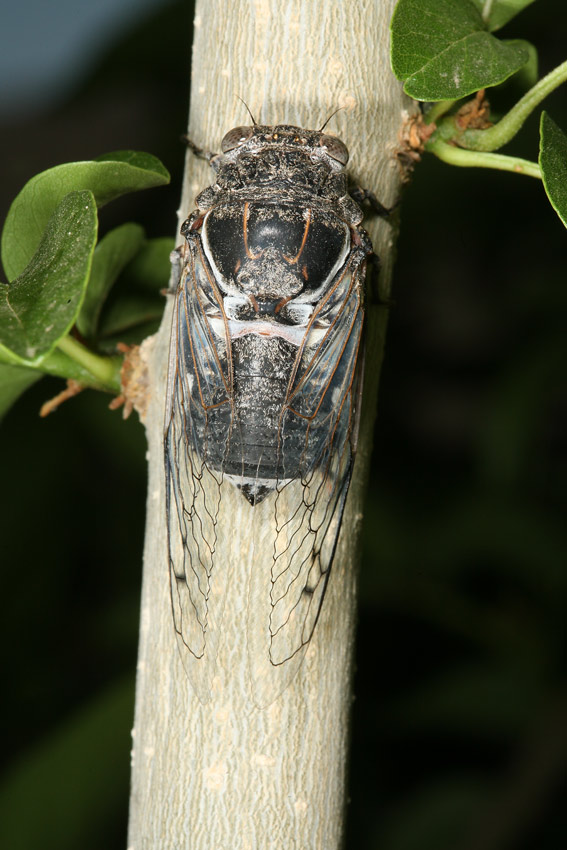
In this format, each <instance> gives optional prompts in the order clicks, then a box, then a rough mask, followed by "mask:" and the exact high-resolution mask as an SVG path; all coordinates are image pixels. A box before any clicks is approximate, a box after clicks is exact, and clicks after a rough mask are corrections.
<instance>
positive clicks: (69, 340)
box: [44, 336, 122, 393]
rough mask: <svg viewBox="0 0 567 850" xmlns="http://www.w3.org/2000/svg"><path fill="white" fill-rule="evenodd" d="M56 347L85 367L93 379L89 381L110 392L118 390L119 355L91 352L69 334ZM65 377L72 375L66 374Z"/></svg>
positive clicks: (120, 360) (120, 359)
mask: <svg viewBox="0 0 567 850" xmlns="http://www.w3.org/2000/svg"><path fill="white" fill-rule="evenodd" d="M57 348H58V349H59V350H60V351H62V352H63V353H64V354H66V355H67V357H69V358H70V359H71V360H73V361H74V362H75V363H77V364H78V365H79V366H80V367H82V368H83V369H86V371H87V373H88V374H90V375H91V376H92V378H93V379H94V380H92V381H90V382H89V383H93V384H96V385H98V386H100V387H102V388H104V389H107V390H110V391H111V392H117V393H118V392H120V365H121V362H122V358H121V357H101V356H100V355H98V354H93V352H92V351H89V350H88V348H85V346H84V345H81V343H80V342H78V341H77V340H76V339H74V338H73V337H71V336H66V337H63V339H62V340H60V341H59V342H58V343H57ZM44 365H45V364H44ZM66 377H70V378H71V377H74V376H73V375H68V376H66ZM79 380H80V379H79Z"/></svg>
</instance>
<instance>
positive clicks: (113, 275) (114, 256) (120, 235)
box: [77, 222, 145, 339]
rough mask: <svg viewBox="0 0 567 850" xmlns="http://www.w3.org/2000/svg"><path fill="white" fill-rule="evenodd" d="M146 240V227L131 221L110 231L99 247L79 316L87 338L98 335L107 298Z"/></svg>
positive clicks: (78, 324) (79, 328) (80, 329)
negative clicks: (100, 319) (99, 323)
mask: <svg viewBox="0 0 567 850" xmlns="http://www.w3.org/2000/svg"><path fill="white" fill-rule="evenodd" d="M144 239H145V236H144V228H143V227H140V225H139V224H132V223H131V222H129V223H127V224H123V225H121V226H120V227H116V228H115V229H114V230H111V231H110V232H109V233H107V234H106V236H105V237H104V238H103V239H101V240H100V242H99V243H98V245H97V246H96V248H95V252H94V256H93V265H92V269H91V275H90V278H89V283H88V286H87V291H86V293H85V300H84V301H83V306H82V307H81V312H80V313H79V315H78V317H77V328H78V330H79V333H81V334H82V335H83V336H84V337H85V339H91V338H92V337H94V336H95V334H96V330H97V327H98V321H99V317H100V313H101V310H102V308H103V305H104V302H105V300H106V296H107V295H108V293H109V292H110V290H111V288H112V286H113V285H114V283H115V281H116V279H117V278H118V276H119V274H120V272H121V271H122V269H123V268H124V267H125V266H126V265H128V263H130V262H131V260H132V259H133V258H134V257H135V256H136V254H137V253H138V251H139V250H140V248H141V247H142V244H143V243H144Z"/></svg>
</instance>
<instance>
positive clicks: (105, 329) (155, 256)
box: [98, 237, 174, 351]
mask: <svg viewBox="0 0 567 850" xmlns="http://www.w3.org/2000/svg"><path fill="white" fill-rule="evenodd" d="M173 247H174V241H173V239H170V238H165V237H164V238H161V239H150V240H148V241H147V242H146V243H145V244H144V245H143V246H142V248H141V250H140V251H139V252H138V253H137V254H136V256H135V257H134V259H133V260H132V262H131V263H129V264H128V265H127V266H126V267H125V269H124V270H123V272H122V273H121V275H120V278H119V280H118V281H117V283H116V286H115V287H114V288H113V290H112V292H111V294H110V297H109V299H108V301H107V303H106V304H105V306H104V310H103V313H102V316H101V320H100V325H99V336H98V344H99V347H100V348H101V349H102V350H104V351H114V350H115V347H116V343H118V342H124V343H128V344H132V343H139V342H141V341H142V340H143V339H145V338H146V337H147V336H150V335H151V334H153V333H155V332H156V331H157V329H158V327H159V323H160V321H161V317H162V314H163V310H164V307H165V298H164V296H163V290H165V289H167V286H168V283H169V277H170V274H171V261H170V254H171V251H172V250H173Z"/></svg>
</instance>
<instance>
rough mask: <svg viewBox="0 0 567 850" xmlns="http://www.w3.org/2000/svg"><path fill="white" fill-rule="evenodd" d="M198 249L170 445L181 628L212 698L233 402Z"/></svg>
mask: <svg viewBox="0 0 567 850" xmlns="http://www.w3.org/2000/svg"><path fill="white" fill-rule="evenodd" d="M198 249H199V243H198V241H197V248H196V250H195V251H194V252H193V253H192V254H191V256H190V259H189V262H188V263H187V265H186V267H185V269H184V271H183V276H182V279H181V282H180V285H179V288H178V291H177V294H176V296H175V305H174V311H173V322H172V333H171V345H170V353H169V372H168V396H167V402H166V419H165V437H164V442H165V446H164V448H165V477H166V510H167V534H168V549H169V568H170V588H171V605H172V611H173V619H174V624H175V631H176V635H177V639H178V644H179V648H180V652H181V657H182V661H183V664H184V666H185V668H186V670H187V673H188V675H189V678H190V680H191V682H192V684H193V686H194V688H195V691H196V693H197V695H198V697H199V699H200V700H201V701H202V702H207V701H208V700H209V699H210V692H211V684H212V679H213V677H214V675H215V671H216V656H217V650H218V642H219V634H220V628H221V623H222V616H223V610H224V600H225V596H226V593H225V591H226V583H227V580H228V576H227V573H226V570H224V569H216V568H215V567H216V564H215V549H216V544H217V532H216V522H217V516H218V512H219V505H220V497H221V496H220V485H221V482H222V456H223V453H224V452H226V450H227V446H228V443H229V441H230V434H231V427H232V412H231V411H232V406H231V365H230V347H229V343H228V336H227V333H226V332H223V327H224V323H223V320H222V317H223V313H222V303H221V299H220V296H218V293H217V291H216V287H215V286H214V283H213V282H212V280H211V278H210V275H209V274H208V270H207V267H206V264H205V262H204V261H203V258H202V255H201V253H200V250H198ZM212 317H216V319H217V320H216V322H215V318H212ZM213 326H214V328H215V330H213ZM219 470H220V471H219Z"/></svg>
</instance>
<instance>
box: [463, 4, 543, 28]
mask: <svg viewBox="0 0 567 850" xmlns="http://www.w3.org/2000/svg"><path fill="white" fill-rule="evenodd" d="M533 2H534V0H494V2H493V3H491V5H490V14H489V15H488V21H487V22H486V23H487V24H488V29H489V30H490V32H495V30H499V29H500V27H503V26H504V24H507V23H508V21H510V20H512V18H515V17H516V15H519V13H520V12H521V11H522V9H525V8H526V6H530V5H531V4H532V3H533ZM473 3H474V5H475V6H476V7H477V9H478V11H479V13H480V14H481V15H482V12H483V9H484V8H485V7H486V0H473Z"/></svg>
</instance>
